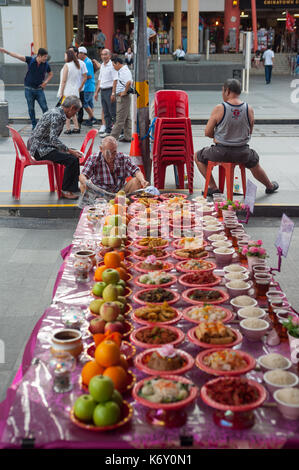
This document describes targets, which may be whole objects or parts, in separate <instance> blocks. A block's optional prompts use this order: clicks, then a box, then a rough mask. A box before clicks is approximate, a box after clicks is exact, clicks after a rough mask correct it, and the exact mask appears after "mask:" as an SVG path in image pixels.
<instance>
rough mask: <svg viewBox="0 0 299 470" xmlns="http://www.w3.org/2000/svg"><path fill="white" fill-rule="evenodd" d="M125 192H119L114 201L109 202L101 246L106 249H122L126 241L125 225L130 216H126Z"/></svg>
mask: <svg viewBox="0 0 299 470" xmlns="http://www.w3.org/2000/svg"><path fill="white" fill-rule="evenodd" d="M128 203H129V199H127V198H126V196H125V192H124V191H120V192H119V193H117V194H116V196H115V199H113V200H111V201H110V208H109V215H108V216H107V217H106V219H105V224H104V227H103V233H102V245H103V246H104V247H105V248H106V249H107V250H108V249H122V248H124V246H125V242H126V239H127V225H128V223H129V221H130V216H129V215H128V214H127V204H128Z"/></svg>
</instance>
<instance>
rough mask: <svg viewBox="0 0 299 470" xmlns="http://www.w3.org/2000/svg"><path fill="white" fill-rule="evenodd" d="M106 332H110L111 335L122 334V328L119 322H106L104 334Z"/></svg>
mask: <svg viewBox="0 0 299 470" xmlns="http://www.w3.org/2000/svg"><path fill="white" fill-rule="evenodd" d="M106 331H111V333H114V332H118V333H123V332H124V327H123V324H122V323H121V322H120V321H115V322H108V323H106V325H105V332H106Z"/></svg>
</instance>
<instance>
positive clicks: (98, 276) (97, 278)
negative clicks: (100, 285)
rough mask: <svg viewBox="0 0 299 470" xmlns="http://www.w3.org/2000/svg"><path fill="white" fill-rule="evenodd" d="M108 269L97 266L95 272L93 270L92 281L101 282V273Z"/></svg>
mask: <svg viewBox="0 0 299 470" xmlns="http://www.w3.org/2000/svg"><path fill="white" fill-rule="evenodd" d="M106 269H108V266H105V265H104V266H99V267H98V268H97V269H96V270H95V273H94V280H95V281H97V282H100V281H102V280H103V279H102V274H103V272H104V271H105V270H106Z"/></svg>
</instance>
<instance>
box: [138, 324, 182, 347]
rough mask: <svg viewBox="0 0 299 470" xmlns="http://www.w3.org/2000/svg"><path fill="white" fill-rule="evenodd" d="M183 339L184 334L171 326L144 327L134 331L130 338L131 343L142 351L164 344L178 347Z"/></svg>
mask: <svg viewBox="0 0 299 470" xmlns="http://www.w3.org/2000/svg"><path fill="white" fill-rule="evenodd" d="M184 339H185V334H184V332H183V331H182V330H180V329H179V328H176V327H174V326H171V325H165V326H164V325H146V326H143V327H141V328H138V329H136V330H134V331H133V332H132V333H131V336H130V340H131V341H132V343H134V344H135V346H138V347H139V348H143V349H150V348H158V347H160V346H162V345H164V344H172V345H173V346H178V345H179V344H181V343H182V342H183V341H184Z"/></svg>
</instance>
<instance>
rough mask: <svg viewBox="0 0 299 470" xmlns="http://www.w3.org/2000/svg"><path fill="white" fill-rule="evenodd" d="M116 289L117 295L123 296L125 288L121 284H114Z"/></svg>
mask: <svg viewBox="0 0 299 470" xmlns="http://www.w3.org/2000/svg"><path fill="white" fill-rule="evenodd" d="M116 289H117V292H118V295H120V296H123V295H124V293H125V288H124V286H122V285H121V284H116Z"/></svg>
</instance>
